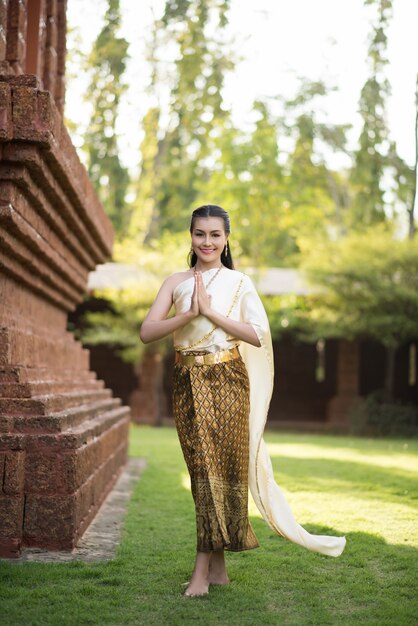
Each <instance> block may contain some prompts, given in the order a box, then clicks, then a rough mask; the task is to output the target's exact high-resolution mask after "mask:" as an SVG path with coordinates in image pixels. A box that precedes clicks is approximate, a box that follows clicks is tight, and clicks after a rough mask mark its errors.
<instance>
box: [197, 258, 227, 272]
mask: <svg viewBox="0 0 418 626" xmlns="http://www.w3.org/2000/svg"><path fill="white" fill-rule="evenodd" d="M221 267H223V265H222V263H221V261H220V260H219V261H213V262H212V263H201V262H200V261H199V260H198V261H197V262H196V265H195V266H194V269H195V271H196V272H202V273H203V272H206V271H207V270H213V269H215V268H216V269H219V268H221Z"/></svg>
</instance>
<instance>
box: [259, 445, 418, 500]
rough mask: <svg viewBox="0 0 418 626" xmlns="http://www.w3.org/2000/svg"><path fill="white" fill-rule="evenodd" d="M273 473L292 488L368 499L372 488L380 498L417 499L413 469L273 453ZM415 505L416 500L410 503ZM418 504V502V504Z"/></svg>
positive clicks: (279, 480) (287, 486)
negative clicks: (301, 487) (352, 495)
mask: <svg viewBox="0 0 418 626" xmlns="http://www.w3.org/2000/svg"><path fill="white" fill-rule="evenodd" d="M271 459H272V463H273V468H274V473H275V477H276V480H277V482H278V484H279V485H280V484H281V483H283V485H285V486H286V489H288V490H289V491H299V490H300V485H301V484H303V490H304V491H321V492H323V491H324V489H325V491H326V492H331V493H332V492H338V494H340V495H341V494H344V493H353V494H355V496H356V497H358V498H369V497H370V491H375V492H376V494H377V497H379V496H380V497H381V496H384V498H385V500H386V501H387V500H391V499H392V500H393V501H396V502H400V501H402V500H403V499H404V497H407V498H408V500H414V499H415V500H417V499H418V481H417V476H416V474H415V473H414V472H412V471H411V472H408V471H407V470H402V469H394V468H382V467H377V466H373V465H371V464H370V463H362V462H361V461H339V460H336V459H315V458H308V459H301V458H299V457H298V458H295V457H291V456H283V455H282V454H280V455H279V454H276V455H275V454H271ZM408 504H409V506H413V504H414V503H413V502H409V503H408ZM417 504H418V503H417Z"/></svg>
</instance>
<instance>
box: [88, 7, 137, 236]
mask: <svg viewBox="0 0 418 626" xmlns="http://www.w3.org/2000/svg"><path fill="white" fill-rule="evenodd" d="M120 20H121V16H120V8H119V0H108V6H107V10H106V14H105V17H104V25H103V28H102V30H101V31H100V33H99V35H98V37H97V39H96V41H95V43H94V45H93V49H92V51H91V54H90V56H89V58H88V61H87V70H88V71H90V73H91V82H90V86H89V88H88V90H87V93H86V100H87V101H88V102H90V103H91V104H92V106H93V114H92V116H91V119H90V124H89V126H88V128H87V131H86V133H85V136H84V140H85V143H84V149H85V150H86V152H87V155H88V172H89V175H90V178H91V180H92V181H93V184H94V185H95V187H96V190H97V192H98V194H99V197H100V199H101V201H102V202H103V205H104V207H105V210H106V213H107V214H108V215H109V217H110V218H111V220H112V222H113V225H114V227H115V230H116V233H117V234H119V233H121V232H122V230H123V229H124V227H125V226H126V221H127V208H126V201H125V195H126V191H127V187H128V183H129V175H128V172H127V170H126V168H125V167H123V165H122V164H121V161H120V159H119V148H118V138H117V134H116V124H117V116H118V113H119V103H120V99H121V97H122V95H123V93H124V92H125V90H126V85H124V84H123V82H122V77H123V73H124V71H125V67H126V60H127V56H128V42H127V41H126V39H124V38H122V37H118V35H117V33H118V31H119V28H120Z"/></svg>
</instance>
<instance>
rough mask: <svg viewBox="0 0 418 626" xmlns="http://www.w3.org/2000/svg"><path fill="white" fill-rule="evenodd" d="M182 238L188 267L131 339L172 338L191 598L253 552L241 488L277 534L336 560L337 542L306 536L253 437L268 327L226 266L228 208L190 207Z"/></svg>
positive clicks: (263, 396)
mask: <svg viewBox="0 0 418 626" xmlns="http://www.w3.org/2000/svg"><path fill="white" fill-rule="evenodd" d="M190 234H191V251H190V255H189V265H190V269H189V270H187V271H185V272H178V273H176V274H173V275H172V276H170V277H169V278H167V279H166V281H165V282H164V283H163V285H162V287H161V289H160V291H159V293H158V295H157V298H156V300H155V302H154V304H153V305H152V307H151V309H150V311H149V313H148V315H147V317H146V318H145V320H144V322H143V324H142V327H141V333H140V336H141V339H142V341H143V342H144V343H148V342H151V341H156V340H158V339H162V338H163V337H166V336H167V335H169V334H171V333H173V335H174V347H175V350H176V362H175V366H174V391H173V410H174V417H175V422H176V427H177V432H178V435H179V439H180V444H181V447H182V450H183V454H184V458H185V461H186V464H187V467H188V470H189V473H190V478H191V487H192V494H193V498H194V502H195V508H196V527H197V553H196V561H195V566H194V570H193V574H192V577H191V580H190V582H189V584H188V587H187V589H186V591H185V594H184V595H186V596H200V595H205V594H207V593H208V589H209V585H210V584H220V585H224V584H227V583H228V582H229V580H228V575H227V571H226V567H225V559H224V550H230V551H241V550H250V549H252V548H256V547H258V542H257V539H256V537H255V535H254V531H253V529H252V527H251V524H250V522H249V519H248V485H249V486H250V489H251V493H252V496H253V498H254V500H255V503H256V505H257V507H258V509H259V510H260V512H261V514H262V515H263V517H264V519H265V520H266V521H267V523H268V524H269V526H270V527H271V528H272V529H273V530H275V531H276V532H277V533H278V534H280V535H282V536H283V537H286V538H287V539H289V540H291V541H294V542H295V543H299V544H301V545H303V546H305V547H306V548H308V549H310V550H313V551H316V552H321V553H323V554H328V555H330V556H338V555H339V554H341V552H342V551H343V549H344V546H345V537H329V536H321V535H311V534H309V533H308V532H307V531H306V530H305V529H304V528H302V526H300V524H298V523H297V522H296V521H295V519H294V517H293V515H292V512H291V510H290V508H289V505H288V504H287V502H286V499H285V498H284V496H283V494H282V492H281V490H280V488H279V487H278V485H277V484H276V483H275V481H274V477H273V470H272V466H271V462H270V457H269V455H268V452H267V448H266V446H265V444H264V441H263V438H262V436H263V430H264V425H265V421H266V418H267V411H268V407H269V403H270V398H271V392H272V385H273V351H272V345H271V336H270V329H269V324H268V319H267V316H266V313H265V310H264V307H263V305H262V303H261V300H260V298H259V296H258V294H257V292H256V290H255V288H254V286H253V284H252V282H251V280H250V279H249V278H248V276H246V275H245V274H243V273H241V272H237V271H235V270H234V267H233V262H232V257H231V251H230V248H229V242H228V237H229V234H230V221H229V216H228V214H227V212H226V211H224V209H222V208H221V207H219V206H217V205H212V204H209V205H204V206H202V207H199V208H198V209H196V210H195V211H194V212H193V214H192V220H191V226H190ZM173 304H174V307H175V315H174V316H173V317H170V318H168V317H167V316H168V314H169V311H170V309H171V307H172V305H173Z"/></svg>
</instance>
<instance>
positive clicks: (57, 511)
mask: <svg viewBox="0 0 418 626" xmlns="http://www.w3.org/2000/svg"><path fill="white" fill-rule="evenodd" d="M36 374H37V377H38V380H33V378H34V377H35V375H36ZM57 374H59V372H55V378H53V377H52V373H47V372H46V371H45V370H43V371H42V370H40V371H39V370H38V371H37V372H36V371H34V370H30V369H25V368H5V367H3V368H1V369H0V390H1V396H2V397H1V398H0V410H1V414H2V415H3V418H1V423H0V430H2V431H3V432H2V433H0V467H1V470H2V472H3V476H2V479H3V480H2V485H3V492H2V495H1V496H0V503H1V504H0V529H1V531H0V555H1V556H6V557H13V556H18V555H19V553H20V550H21V548H22V546H38V547H47V548H49V549H66V550H70V549H72V548H73V547H74V546H75V545H76V542H77V540H78V538H79V537H80V536H81V535H82V533H83V532H84V530H85V529H86V528H87V526H88V525H89V523H90V522H91V520H92V518H93V517H94V515H95V514H96V512H97V510H98V509H99V507H100V505H101V503H102V501H103V500H104V498H105V497H106V495H107V493H108V492H109V490H110V489H111V488H112V486H113V484H114V482H115V480H116V479H117V477H118V474H119V472H120V468H121V467H122V466H123V465H124V463H125V461H126V457H127V435H128V425H129V409H128V408H127V407H123V406H121V403H120V400H119V399H117V398H113V397H112V395H111V392H110V391H109V390H108V389H104V387H103V382H102V381H100V380H97V379H96V378H95V375H94V373H93V372H84V373H83V374H84V376H83V377H79V378H76V377H75V373H74V372H73V371H69V372H64V371H62V372H60V374H61V377H60V378H57ZM65 374H66V375H65ZM41 376H42V379H41V380H39V378H40V377H41ZM31 379H32V380H31ZM6 394H7V395H6ZM29 394H32V395H29ZM5 395H6V397H5ZM6 415H7V416H6ZM5 430H6V431H7V432H4V431H5Z"/></svg>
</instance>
